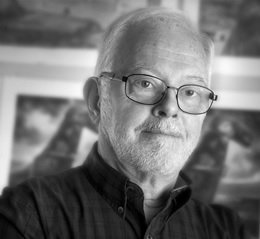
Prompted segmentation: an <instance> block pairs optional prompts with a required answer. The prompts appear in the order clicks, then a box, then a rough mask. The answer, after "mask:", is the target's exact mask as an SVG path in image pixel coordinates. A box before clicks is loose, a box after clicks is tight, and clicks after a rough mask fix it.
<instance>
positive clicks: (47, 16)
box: [0, 0, 199, 48]
mask: <svg viewBox="0 0 260 239" xmlns="http://www.w3.org/2000/svg"><path fill="white" fill-rule="evenodd" d="M3 1H4V2H3V3H2V4H1V5H0V19H1V21H0V32H1V35H0V44H3V45H6V44H7V45H22V46H41V47H63V48H68V47H69V48H75V47H76V48H78V47H80V48H97V46H98V44H99V41H100V37H101V35H102V33H103V31H104V29H106V28H107V27H108V25H109V24H110V23H111V22H113V21H114V20H115V19H116V18H118V17H119V16H120V15H122V14H123V13H127V12H130V11H132V10H134V9H138V8H143V7H148V6H163V7H167V8H175V9H181V10H184V11H185V12H187V14H188V15H189V16H190V17H191V18H192V20H194V21H195V22H196V23H197V22H198V11H199V0H193V1H192V3H191V1H189V0H132V1H127V0H92V1H86V0H76V1H70V0H47V1H46V0H23V1H20V0H3Z"/></svg>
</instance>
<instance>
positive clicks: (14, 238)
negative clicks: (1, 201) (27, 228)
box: [0, 215, 25, 239]
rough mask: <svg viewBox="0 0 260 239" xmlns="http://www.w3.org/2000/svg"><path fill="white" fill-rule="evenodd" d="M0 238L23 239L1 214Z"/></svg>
mask: <svg viewBox="0 0 260 239" xmlns="http://www.w3.org/2000/svg"><path fill="white" fill-rule="evenodd" d="M0 238H5V239H25V237H24V236H23V235H22V234H21V233H20V232H19V231H18V230H17V228H16V227H15V226H14V225H12V223H11V222H10V221H8V220H7V219H6V218H5V217H4V216H2V215H0Z"/></svg>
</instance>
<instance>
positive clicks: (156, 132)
mask: <svg viewBox="0 0 260 239" xmlns="http://www.w3.org/2000/svg"><path fill="white" fill-rule="evenodd" d="M142 133H144V134H150V135H154V136H168V137H174V138H181V134H180V133H179V132H168V131H167V132H166V131H163V130H160V129H153V130H144V131H142Z"/></svg>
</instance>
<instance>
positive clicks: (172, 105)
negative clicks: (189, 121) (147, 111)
mask: <svg viewBox="0 0 260 239" xmlns="http://www.w3.org/2000/svg"><path fill="white" fill-rule="evenodd" d="M176 93H177V92H176V90H175V89H170V88H168V90H167V91H166V93H165V96H164V98H163V99H162V100H161V101H160V102H159V103H158V104H156V105H155V106H154V107H153V112H152V113H153V115H154V116H155V117H159V118H170V117H176V116H177V113H178V111H179V107H178V104H177V97H176Z"/></svg>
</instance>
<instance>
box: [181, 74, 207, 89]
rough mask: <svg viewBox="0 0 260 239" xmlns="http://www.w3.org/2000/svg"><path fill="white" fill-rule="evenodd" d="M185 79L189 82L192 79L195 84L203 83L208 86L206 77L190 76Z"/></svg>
mask: <svg viewBox="0 0 260 239" xmlns="http://www.w3.org/2000/svg"><path fill="white" fill-rule="evenodd" d="M185 79H189V80H190V79H192V80H193V81H195V82H198V83H202V84H203V85H205V86H206V85H207V81H206V80H205V78H204V77H201V76H193V75H188V76H186V77H185Z"/></svg>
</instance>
